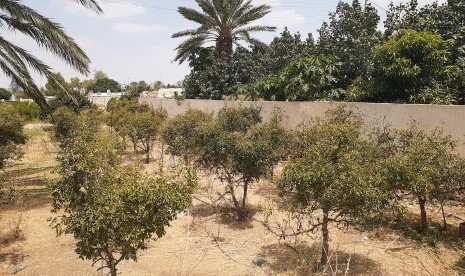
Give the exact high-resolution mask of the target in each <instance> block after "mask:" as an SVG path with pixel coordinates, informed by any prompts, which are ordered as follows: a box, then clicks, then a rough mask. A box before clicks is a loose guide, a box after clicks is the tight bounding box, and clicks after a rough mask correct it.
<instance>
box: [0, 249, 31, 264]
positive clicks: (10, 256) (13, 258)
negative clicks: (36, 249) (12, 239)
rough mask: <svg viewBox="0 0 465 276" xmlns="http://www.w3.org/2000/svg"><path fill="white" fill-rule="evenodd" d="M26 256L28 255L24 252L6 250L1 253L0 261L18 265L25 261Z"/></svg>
mask: <svg viewBox="0 0 465 276" xmlns="http://www.w3.org/2000/svg"><path fill="white" fill-rule="evenodd" d="M26 257H27V255H26V254H24V253H22V252H5V253H0V262H2V263H6V262H9V263H10V264H13V265H17V264H19V263H21V262H22V261H24V258H26Z"/></svg>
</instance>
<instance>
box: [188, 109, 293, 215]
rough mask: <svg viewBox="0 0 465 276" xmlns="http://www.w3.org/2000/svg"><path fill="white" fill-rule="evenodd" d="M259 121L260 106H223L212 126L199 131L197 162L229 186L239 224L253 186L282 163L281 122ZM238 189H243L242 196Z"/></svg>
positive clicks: (282, 139)
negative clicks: (262, 122) (280, 161)
mask: <svg viewBox="0 0 465 276" xmlns="http://www.w3.org/2000/svg"><path fill="white" fill-rule="evenodd" d="M259 122H261V115H260V109H259V108H257V107H238V108H232V107H224V108H223V109H221V110H220V111H219V112H218V115H217V118H216V120H215V122H214V123H213V124H210V125H206V126H205V127H203V128H200V129H199V135H200V136H199V139H198V141H200V142H201V144H200V146H199V147H198V148H199V149H200V150H199V155H198V159H197V162H199V164H201V166H202V167H203V168H204V169H207V170H210V171H212V172H213V173H214V174H215V175H216V176H217V177H218V178H219V179H220V180H221V182H222V183H224V184H225V185H226V187H225V188H226V191H227V193H229V195H230V196H231V200H232V202H233V205H234V209H235V211H236V214H237V218H238V220H240V221H244V220H245V219H246V218H247V216H248V210H247V204H246V203H247V195H248V191H249V189H250V187H251V186H252V185H253V183H255V182H257V181H259V180H260V178H261V177H263V176H265V175H267V174H268V173H269V172H270V169H271V168H272V167H273V166H274V165H276V164H277V163H278V162H279V159H280V157H281V155H280V154H281V152H282V151H281V150H280V149H281V148H282V147H283V145H284V141H285V138H284V137H283V135H284V134H285V132H284V130H282V128H281V127H280V126H279V120H271V122H269V123H265V124H261V125H258V123H259ZM238 189H242V192H241V193H239V194H238V192H237V190H238ZM239 195H242V197H239Z"/></svg>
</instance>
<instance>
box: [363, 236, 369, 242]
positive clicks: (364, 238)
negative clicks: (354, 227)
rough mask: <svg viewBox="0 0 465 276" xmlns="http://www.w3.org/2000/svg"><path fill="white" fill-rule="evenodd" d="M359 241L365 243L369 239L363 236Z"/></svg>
mask: <svg viewBox="0 0 465 276" xmlns="http://www.w3.org/2000/svg"><path fill="white" fill-rule="evenodd" d="M361 240H362V242H367V241H369V240H370V239H369V238H368V237H367V236H365V237H362V238H361Z"/></svg>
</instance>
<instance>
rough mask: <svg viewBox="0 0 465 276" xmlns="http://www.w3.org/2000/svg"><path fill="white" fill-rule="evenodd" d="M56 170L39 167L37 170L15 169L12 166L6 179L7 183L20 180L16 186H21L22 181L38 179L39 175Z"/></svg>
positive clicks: (48, 167)
mask: <svg viewBox="0 0 465 276" xmlns="http://www.w3.org/2000/svg"><path fill="white" fill-rule="evenodd" d="M55 168H56V166H47V167H37V168H29V167H28V168H21V169H15V166H12V167H10V168H9V169H8V170H7V171H6V172H5V174H4V177H5V179H6V182H8V181H9V179H18V182H17V183H15V184H18V185H21V181H22V180H28V179H37V178H38V177H37V176H36V175H37V174H39V173H45V172H47V171H51V170H53V169H55ZM26 184H27V181H26Z"/></svg>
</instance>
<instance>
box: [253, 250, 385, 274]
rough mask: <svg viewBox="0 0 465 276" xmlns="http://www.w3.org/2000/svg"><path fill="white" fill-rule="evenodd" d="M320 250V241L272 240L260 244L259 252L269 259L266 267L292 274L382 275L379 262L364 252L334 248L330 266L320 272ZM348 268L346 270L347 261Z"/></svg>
mask: <svg viewBox="0 0 465 276" xmlns="http://www.w3.org/2000/svg"><path fill="white" fill-rule="evenodd" d="M320 254H321V244H318V243H317V244H313V245H311V246H308V245H307V244H304V243H301V244H297V245H288V244H272V245H268V246H264V247H262V248H261V251H260V256H262V257H264V258H265V259H266V260H267V262H266V265H265V267H267V268H268V269H270V270H271V271H272V274H277V273H290V274H292V275H302V276H303V275H344V274H345V273H346V271H347V274H348V275H382V274H383V273H382V271H381V266H380V264H379V263H378V262H376V261H374V260H372V259H370V258H367V257H366V256H363V255H361V254H348V253H346V252H342V251H335V252H331V266H330V267H329V266H328V268H327V270H326V273H324V274H321V273H318V272H317V271H318V263H319V259H320ZM348 261H349V268H348V270H347V262H348Z"/></svg>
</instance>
